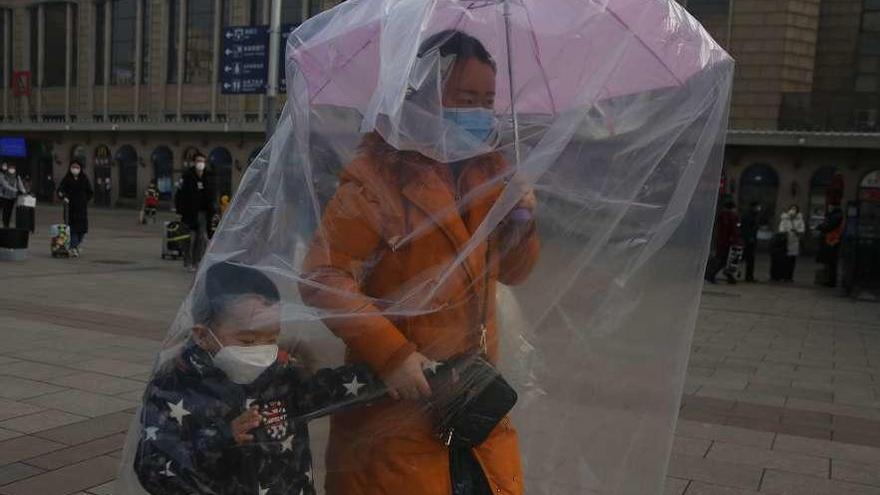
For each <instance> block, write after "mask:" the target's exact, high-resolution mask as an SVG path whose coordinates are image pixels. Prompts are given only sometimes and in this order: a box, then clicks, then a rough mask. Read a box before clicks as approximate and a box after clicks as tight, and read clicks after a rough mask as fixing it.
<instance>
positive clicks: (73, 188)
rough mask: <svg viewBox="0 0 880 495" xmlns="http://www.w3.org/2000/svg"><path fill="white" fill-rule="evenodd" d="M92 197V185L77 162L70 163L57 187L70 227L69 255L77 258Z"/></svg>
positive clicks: (86, 228)
mask: <svg viewBox="0 0 880 495" xmlns="http://www.w3.org/2000/svg"><path fill="white" fill-rule="evenodd" d="M92 196H93V192H92V184H91V183H90V182H89V178H88V177H86V174H85V172H83V167H82V163H80V162H79V160H73V161H72V162H70V169H69V171H68V172H67V175H65V176H64V179H62V180H61V185H60V186H59V187H58V197H59V198H61V200H62V201H64V203H65V208H67V223H68V225H70V254H71V256H73V257H74V258H78V257H79V254H80V250H79V246H80V244H82V241H83V238H84V237H85V236H86V232H88V231H89V212H88V204H89V201H91V199H92Z"/></svg>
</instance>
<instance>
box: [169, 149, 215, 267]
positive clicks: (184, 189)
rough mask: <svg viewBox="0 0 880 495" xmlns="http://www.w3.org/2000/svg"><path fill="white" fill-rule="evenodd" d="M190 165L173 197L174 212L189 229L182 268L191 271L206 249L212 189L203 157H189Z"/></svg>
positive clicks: (213, 198)
mask: <svg viewBox="0 0 880 495" xmlns="http://www.w3.org/2000/svg"><path fill="white" fill-rule="evenodd" d="M193 161H194V163H195V164H194V165H193V167H192V168H191V169H189V170H187V171H186V172H184V176H183V182H182V183H181V185H180V190H179V191H178V192H177V195H176V197H175V209H176V210H177V213H178V214H180V216H181V220H182V221H183V223H184V224H185V225H186V226H187V228H189V231H190V233H191V234H190V242H189V249H185V250H184V254H183V266H184V268H186V269H187V270H188V271H195V270H196V268H197V267H198V266H199V263H201V261H202V256H203V255H204V254H205V248H206V247H207V245H208V229H209V228H210V222H211V220H212V219H213V217H214V210H215V208H214V201H215V197H214V188H213V187H212V181H211V177H210V174H209V173H208V170H207V159H206V158H205V155H202V154H197V155H195V157H193Z"/></svg>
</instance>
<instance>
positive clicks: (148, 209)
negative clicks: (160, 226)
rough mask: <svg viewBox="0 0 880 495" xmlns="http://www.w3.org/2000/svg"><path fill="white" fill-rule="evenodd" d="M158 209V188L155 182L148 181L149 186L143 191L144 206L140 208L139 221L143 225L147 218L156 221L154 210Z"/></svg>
mask: <svg viewBox="0 0 880 495" xmlns="http://www.w3.org/2000/svg"><path fill="white" fill-rule="evenodd" d="M158 209H159V190H158V189H157V188H156V183H155V182H150V186H149V187H147V190H146V191H145V192H144V207H143V209H141V214H140V223H141V225H145V224H146V223H147V220H150V221H151V222H152V223H156V212H157V211H158Z"/></svg>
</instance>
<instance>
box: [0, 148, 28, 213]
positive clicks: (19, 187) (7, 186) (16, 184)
mask: <svg viewBox="0 0 880 495" xmlns="http://www.w3.org/2000/svg"><path fill="white" fill-rule="evenodd" d="M26 192H27V190H26V189H25V188H24V184H23V183H22V182H21V178H20V177H19V176H18V174H17V171H16V169H15V164H14V163H13V164H11V165H10V164H9V163H7V162H5V161H4V162H2V163H0V210H2V211H3V228H4V229H8V228H9V222H10V221H11V220H12V211H13V210H14V209H15V199H16V198H17V197H18V195H19V194H24V193H26Z"/></svg>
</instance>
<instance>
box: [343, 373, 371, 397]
mask: <svg viewBox="0 0 880 495" xmlns="http://www.w3.org/2000/svg"><path fill="white" fill-rule="evenodd" d="M343 385H344V386H345V390H347V392H345V395H353V396H355V397H357V395H358V392H360V390H361V388H363V387H366V385H365V384H363V383H360V382H358V377H357V376H355V377H354V378H353V379H352V380H351V381H350V382H348V383H344V384H343Z"/></svg>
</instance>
